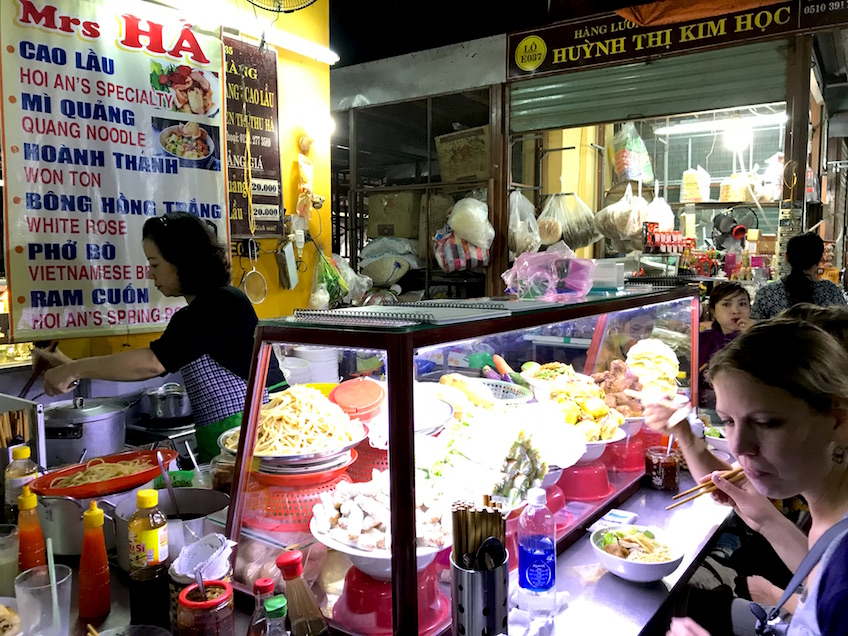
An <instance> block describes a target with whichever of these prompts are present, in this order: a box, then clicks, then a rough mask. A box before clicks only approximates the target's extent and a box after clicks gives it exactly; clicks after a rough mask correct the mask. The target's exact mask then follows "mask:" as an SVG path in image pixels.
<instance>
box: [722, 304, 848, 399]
mask: <svg viewBox="0 0 848 636" xmlns="http://www.w3.org/2000/svg"><path fill="white" fill-rule="evenodd" d="M725 371H741V372H743V373H747V374H748V375H750V376H751V377H753V378H754V379H756V380H757V381H758V382H761V383H762V384H765V385H767V386H771V387H774V388H776V389H782V390H784V391H787V392H788V393H790V394H792V395H793V396H794V397H797V398H799V399H802V400H804V401H805V402H806V403H807V404H808V405H809V407H810V408H811V409H813V410H815V411H818V412H820V413H827V412H829V411H830V410H831V409H832V408H833V406H834V404H836V403H837V402H840V401H843V400H845V399H848V351H846V349H845V346H844V344H843V342H841V341H839V340H837V338H835V337H834V336H832V335H830V334H829V333H827V332H826V331H825V330H824V329H822V328H820V327H817V326H816V325H814V324H812V323H811V322H807V321H804V320H797V319H787V318H775V319H774V320H769V321H765V322H761V323H758V324H756V325H754V326H753V327H751V328H750V329H749V330H748V331H746V332H745V333H743V334H742V335H740V336H739V337H738V338H736V339H735V340H734V341H733V342H731V343H730V344H729V345H727V346H726V347H725V348H724V349H722V350H721V351H719V352H718V353H716V354H715V356H713V358H712V360H711V361H710V369H709V378H710V380H711V381H712V380H715V378H716V376H718V375H719V374H720V373H722V372H725Z"/></svg>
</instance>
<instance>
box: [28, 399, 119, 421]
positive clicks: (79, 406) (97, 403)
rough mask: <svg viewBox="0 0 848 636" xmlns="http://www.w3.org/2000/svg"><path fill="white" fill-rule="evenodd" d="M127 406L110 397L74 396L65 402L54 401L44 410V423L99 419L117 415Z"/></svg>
mask: <svg viewBox="0 0 848 636" xmlns="http://www.w3.org/2000/svg"><path fill="white" fill-rule="evenodd" d="M127 408H129V404H128V403H127V402H125V401H123V400H115V399H112V398H101V399H97V398H74V399H73V400H69V401H65V402H56V403H55V404H52V405H50V406H48V407H47V408H46V409H45V410H44V416H45V418H44V419H45V424H49V423H50V422H56V423H60V422H61V423H63V424H67V423H69V422H85V421H90V420H99V419H101V418H103V417H109V416H112V415H117V414H118V413H121V412H122V411H125V410H126V409H127Z"/></svg>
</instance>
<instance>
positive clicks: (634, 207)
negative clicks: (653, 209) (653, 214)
mask: <svg viewBox="0 0 848 636" xmlns="http://www.w3.org/2000/svg"><path fill="white" fill-rule="evenodd" d="M647 220H648V202H647V201H645V199H644V198H642V197H639V196H633V189H632V188H631V187H630V184H628V185H627V189H626V190H625V191H624V196H623V197H621V199H619V200H618V201H616V202H615V203H611V204H610V205H608V206H607V207H605V208H604V209H603V210H601V211H600V212H598V213H597V214H596V215H595V223H596V225H597V227H598V230H599V231H600V232H601V234H603V235H604V236H605V237H607V238H608V239H610V240H611V241H612V245H613V248H614V249H616V250H617V251H619V252H629V251H632V250H641V249H642V224H643V223H644V222H645V221H647Z"/></svg>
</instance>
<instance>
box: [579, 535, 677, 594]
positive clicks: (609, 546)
mask: <svg viewBox="0 0 848 636" xmlns="http://www.w3.org/2000/svg"><path fill="white" fill-rule="evenodd" d="M589 541H590V542H591V544H592V549H593V550H594V551H595V554H596V555H597V556H598V558H599V559H600V561H601V563H602V564H603V566H604V567H605V568H606V569H607V570H609V571H610V572H612V573H613V574H615V575H616V576H618V577H620V578H622V579H625V580H627V581H633V582H634V583H651V582H653V581H659V580H661V579H662V578H663V577H666V576H668V575H669V574H671V573H672V572H674V571H675V570H676V569H677V568H678V566H679V565H680V563H681V562H682V561H683V553H682V552H681V551H680V550H677V549H675V548H674V546H673V544H669V543H668V542H667V541H666V539H665V538H664V537H663V536H662V532H661V531H657V530H655V529H654V528H647V527H645V526H631V525H625V526H612V527H608V528H600V529H598V530H596V531H595V532H593V533H592V535H591V537H590V538H589Z"/></svg>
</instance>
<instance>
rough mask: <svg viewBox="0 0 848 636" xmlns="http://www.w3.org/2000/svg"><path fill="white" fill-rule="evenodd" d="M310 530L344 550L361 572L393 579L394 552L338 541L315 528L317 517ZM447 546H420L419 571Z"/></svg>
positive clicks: (331, 545)
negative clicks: (360, 547) (369, 548)
mask: <svg viewBox="0 0 848 636" xmlns="http://www.w3.org/2000/svg"><path fill="white" fill-rule="evenodd" d="M309 530H310V532H312V536H313V537H315V538H316V539H317V540H318V541H320V542H321V543H323V544H324V545H325V546H327V547H328V548H330V549H332V550H336V551H337V552H342V553H344V554H345V555H347V558H348V559H350V562H351V563H353V565H354V566H355V567H356V568H357V569H358V570H359V571H361V572H363V573H365V574H367V575H368V576H370V577H371V578H374V579H377V580H378V581H391V580H392V553H391V552H390V551H389V550H373V551H370V552H369V551H367V550H360V549H359V548H354V547H353V546H351V545H348V544H346V543H342V542H341V541H336V540H335V539H333V538H331V537H330V535H327V534H322V533H320V532H317V531H316V530H315V519H312V521H311V522H310V523H309ZM445 549H447V546H446V547H445V548H424V547H419V548H418V550H417V551H416V556H417V565H418V571H419V572H420V571H421V570H423V569H424V568H426V567H427V566H428V565H430V564H431V563H432V562H433V561H434V560H435V559H436V555H437V554H438V553H439V552H441V551H442V550H445Z"/></svg>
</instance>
